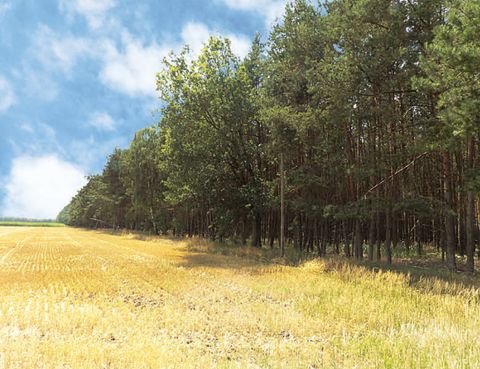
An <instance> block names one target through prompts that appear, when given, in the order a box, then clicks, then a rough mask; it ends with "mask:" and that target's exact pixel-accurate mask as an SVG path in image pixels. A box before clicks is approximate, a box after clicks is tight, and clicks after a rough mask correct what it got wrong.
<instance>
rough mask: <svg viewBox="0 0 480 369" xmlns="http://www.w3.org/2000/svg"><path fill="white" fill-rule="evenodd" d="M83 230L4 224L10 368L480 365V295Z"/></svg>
mask: <svg viewBox="0 0 480 369" xmlns="http://www.w3.org/2000/svg"><path fill="white" fill-rule="evenodd" d="M136 238H137V237H134V236H130V235H122V236H115V235H109V234H105V233H101V232H92V231H83V230H77V229H70V228H0V368H1V367H2V366H4V367H5V368H211V367H215V368H428V369H430V368H479V367H480V293H479V291H478V289H476V288H474V287H468V288H467V287H465V285H463V284H457V283H452V282H451V281H450V282H448V281H445V280H441V279H439V278H423V277H422V278H416V279H414V278H412V276H410V275H408V274H403V273H395V272H382V271H378V270H370V269H368V268H366V267H362V266H355V265H352V264H348V263H345V262H341V261H336V260H330V261H309V262H306V263H304V264H302V265H301V266H298V267H289V266H281V265H278V264H269V263H266V262H263V261H262V260H256V258H255V257H256V256H257V255H256V254H255V252H254V251H252V250H250V251H248V250H246V251H244V252H245V253H246V254H247V255H246V256H247V257H243V258H239V257H236V256H226V255H222V254H212V253H207V252H202V251H199V250H202V246H201V245H199V247H198V248H197V251H191V250H192V247H191V245H190V247H187V246H189V245H188V244H187V243H186V242H180V241H177V242H175V241H171V240H166V239H145V240H139V239H136Z"/></svg>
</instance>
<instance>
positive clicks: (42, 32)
mask: <svg viewBox="0 0 480 369" xmlns="http://www.w3.org/2000/svg"><path fill="white" fill-rule="evenodd" d="M91 52H92V50H91V42H90V40H88V39H86V38H83V37H75V36H71V35H68V34H67V35H64V34H59V33H56V32H54V31H53V30H52V29H50V28H49V27H48V26H45V25H41V26H40V27H39V28H38V30H37V32H36V33H35V35H34V38H33V46H32V47H31V49H30V54H31V55H32V57H33V58H35V59H37V60H38V61H40V62H41V63H42V65H44V66H45V67H47V68H50V69H51V70H58V69H60V70H61V71H63V72H64V73H70V72H71V70H72V68H73V67H74V66H75V64H76V62H77V61H78V59H79V58H81V57H87V56H89V55H90V54H91Z"/></svg>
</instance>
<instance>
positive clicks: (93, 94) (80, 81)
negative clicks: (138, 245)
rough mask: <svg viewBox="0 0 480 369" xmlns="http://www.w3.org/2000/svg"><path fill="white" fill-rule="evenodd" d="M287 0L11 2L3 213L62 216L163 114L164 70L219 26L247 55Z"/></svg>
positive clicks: (3, 103)
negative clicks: (119, 150)
mask: <svg viewBox="0 0 480 369" xmlns="http://www.w3.org/2000/svg"><path fill="white" fill-rule="evenodd" d="M285 3H286V1H285V0H211V1H206V0H197V1H194V0H176V1H162V0H157V1H154V0H135V1H133V0H42V1H38V0H0V215H3V216H21V217H32V218H53V217H55V216H56V214H57V213H58V211H59V210H60V209H61V208H62V207H63V205H65V204H66V203H68V202H69V199H70V198H71V196H72V195H74V194H75V193H76V192H77V191H78V189H79V188H80V187H81V186H82V185H83V184H84V183H85V176H86V175H89V174H94V173H98V172H100V171H101V169H102V167H103V165H104V163H105V160H106V157H107V156H108V154H110V153H111V152H112V151H113V149H114V148H115V147H127V146H128V143H129V141H130V139H131V138H132V137H133V133H134V132H135V131H136V130H138V129H140V128H142V127H145V126H148V125H151V124H154V123H156V122H157V121H158V120H159V114H158V108H159V106H160V101H159V99H158V97H157V94H156V91H155V72H157V71H158V70H160V68H161V65H162V64H161V60H162V58H163V57H164V56H166V55H167V54H168V53H169V52H170V51H174V52H175V51H179V50H180V48H181V47H182V46H183V45H184V44H188V45H189V46H190V48H191V49H192V50H193V52H194V53H197V52H198V51H199V49H200V48H201V45H202V43H203V42H204V41H205V40H206V39H207V38H208V37H209V36H210V35H213V34H216V35H223V36H227V37H230V38H231V40H232V47H233V50H234V51H235V52H236V53H237V54H238V55H239V56H243V55H245V53H246V52H247V51H248V48H249V45H250V42H251V40H252V39H253V37H254V35H255V33H256V32H260V33H261V34H262V35H263V37H267V35H268V30H269V29H270V25H271V24H273V22H274V21H275V19H277V18H278V17H279V16H280V15H281V14H282V12H283V8H284V6H285Z"/></svg>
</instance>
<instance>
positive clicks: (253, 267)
mask: <svg viewBox="0 0 480 369" xmlns="http://www.w3.org/2000/svg"><path fill="white" fill-rule="evenodd" d="M94 232H99V233H102V234H108V235H116V236H124V237H125V236H127V237H128V238H129V239H134V240H139V241H145V242H158V243H159V245H160V244H161V241H168V242H169V243H171V244H172V245H175V244H177V243H178V245H179V251H180V253H181V255H180V258H179V260H177V262H178V264H177V263H176V265H178V266H179V267H183V268H187V269H193V268H214V269H237V270H244V271H246V272H248V273H249V274H264V273H267V272H268V270H270V269H271V268H272V267H282V266H289V267H292V268H296V267H298V269H299V272H301V271H302V267H303V266H304V265H305V263H308V262H312V261H313V262H314V263H316V264H317V269H316V270H315V272H318V273H325V274H335V275H336V276H338V277H339V278H344V279H351V278H375V277H376V275H380V274H382V273H383V274H385V273H392V274H393V275H396V276H397V277H399V278H400V279H401V280H402V281H403V283H402V284H404V285H406V286H408V287H411V288H413V289H415V290H418V291H420V292H424V293H430V294H432V293H434V294H450V295H458V294H464V293H465V291H466V290H468V291H470V292H468V293H469V295H472V296H473V297H474V298H476V299H478V300H479V301H480V275H479V272H478V271H477V273H476V274H475V275H471V274H468V273H465V272H463V271H462V270H464V260H462V259H461V258H458V267H459V271H458V272H456V273H452V272H450V271H448V269H447V268H446V266H445V264H444V263H443V262H442V261H441V260H440V258H439V257H438V256H437V255H433V254H432V255H429V256H426V257H422V258H415V257H412V258H402V259H396V260H394V263H393V264H392V265H388V264H386V263H384V262H368V261H355V260H353V259H346V258H345V257H342V256H336V255H331V256H329V257H327V258H318V257H315V256H314V255H309V256H305V255H299V254H297V253H295V252H294V250H290V249H289V250H288V251H289V252H288V254H287V257H286V258H280V257H279V250H278V249H268V248H262V249H259V248H254V247H248V246H240V245H235V244H224V243H218V242H212V241H209V240H205V239H201V238H189V239H186V238H175V237H171V236H161V237H160V236H152V235H148V234H143V233H134V232H128V233H126V232H125V231H122V230H111V229H103V230H102V229H97V230H94ZM167 247H168V246H167ZM478 263H479V262H478V261H477V264H478Z"/></svg>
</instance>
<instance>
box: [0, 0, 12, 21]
mask: <svg viewBox="0 0 480 369" xmlns="http://www.w3.org/2000/svg"><path fill="white" fill-rule="evenodd" d="M11 8H12V3H11V2H9V1H0V17H1V16H2V15H4V14H5V13H6V12H8V11H9V10H10V9H11Z"/></svg>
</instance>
